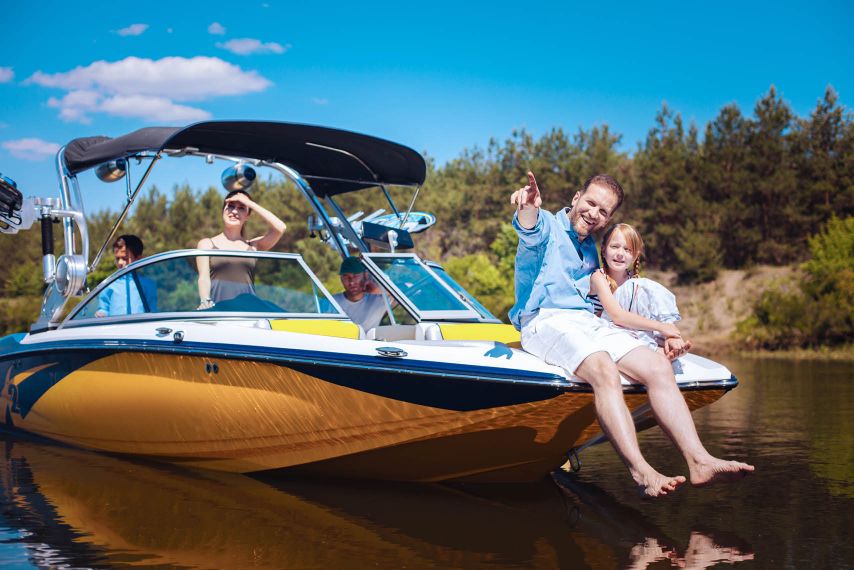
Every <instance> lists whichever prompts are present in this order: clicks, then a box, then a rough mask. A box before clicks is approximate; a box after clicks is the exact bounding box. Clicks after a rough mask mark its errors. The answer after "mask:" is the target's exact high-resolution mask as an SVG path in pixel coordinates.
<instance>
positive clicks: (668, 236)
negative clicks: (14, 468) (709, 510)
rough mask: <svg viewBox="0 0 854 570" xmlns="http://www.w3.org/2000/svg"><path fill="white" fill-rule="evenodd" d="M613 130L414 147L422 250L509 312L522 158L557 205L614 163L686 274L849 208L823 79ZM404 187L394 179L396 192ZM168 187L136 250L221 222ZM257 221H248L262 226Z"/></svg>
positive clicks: (832, 106)
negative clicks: (443, 156)
mask: <svg viewBox="0 0 854 570" xmlns="http://www.w3.org/2000/svg"><path fill="white" fill-rule="evenodd" d="M621 140H622V137H621V135H620V134H618V133H615V132H613V131H612V130H611V129H610V128H609V127H608V126H607V125H601V126H594V127H591V128H589V129H581V128H580V129H579V130H578V131H577V132H575V133H569V132H567V131H565V130H564V129H562V128H553V129H552V130H550V131H549V132H547V133H545V134H543V135H542V136H539V137H535V136H534V135H532V134H531V133H529V132H527V131H525V130H518V131H514V132H512V133H511V135H510V136H509V137H508V138H506V139H505V140H503V141H499V140H497V139H493V140H490V141H489V143H488V144H487V145H486V147H485V148H480V147H474V148H471V149H465V150H463V151H462V152H461V153H460V154H459V156H457V157H456V158H455V159H453V160H451V161H449V162H447V163H446V164H444V165H442V166H437V165H436V164H435V161H434V160H432V159H431V158H430V157H429V155H427V162H428V176H427V181H426V183H425V185H424V187H423V188H422V189H421V191H420V195H419V199H418V202H417V205H416V208H417V209H421V210H426V211H430V212H432V213H434V214H436V216H437V218H438V220H439V222H438V223H437V225H436V226H434V227H433V228H432V229H430V230H428V231H427V232H426V233H425V234H421V235H420V236H417V239H416V247H417V248H418V251H419V253H421V254H422V255H423V256H424V257H427V258H430V259H434V260H438V261H441V262H442V263H443V264H444V265H445V266H446V267H447V269H448V270H449V272H451V273H452V274H453V275H455V277H456V278H457V279H458V280H459V281H461V282H462V283H463V285H464V286H466V287H467V288H469V289H471V290H472V292H473V293H475V295H477V296H478V297H479V298H481V299H482V300H484V301H485V304H486V305H487V306H488V307H489V308H490V309H491V310H493V312H495V314H496V315H498V316H499V317H501V318H505V319H506V312H507V309H508V308H509V306H510V305H511V304H512V301H513V257H514V255H515V247H516V238H515V235H514V233H513V231H512V229H511V228H510V227H509V224H508V222H509V219H510V216H511V214H512V210H511V208H510V206H509V195H510V193H511V192H512V191H513V190H515V189H516V188H518V187H519V186H520V185H522V184H524V183H525V180H526V176H525V173H526V172H527V171H528V170H532V171H533V172H534V173H535V174H536V175H537V180H538V182H539V184H540V187H541V189H542V190H543V197H544V204H543V207H544V208H547V209H549V210H552V211H555V210H557V209H559V208H561V207H563V206H565V205H567V204H568V203H569V201H570V199H571V197H572V195H573V194H574V193H575V191H576V190H577V189H578V188H579V187H580V186H581V184H582V183H583V181H584V180H585V179H586V178H587V177H589V176H590V175H591V174H594V173H600V172H607V173H610V174H612V175H613V176H615V177H616V178H617V180H619V181H620V182H621V184H622V185H623V187H624V189H625V191H626V199H625V202H624V205H623V207H622V208H621V209H620V211H619V212H618V214H617V216H616V217H615V220H614V221H615V222H618V221H624V222H627V223H631V224H633V225H635V226H636V227H637V228H638V229H639V231H640V232H641V235H642V236H643V239H644V241H645V243H646V249H647V261H646V266H647V267H655V268H660V269H665V270H673V271H675V272H676V273H677V275H678V278H679V280H680V282H683V283H696V282H703V281H708V280H711V279H714V277H715V276H716V274H717V272H718V271H719V270H720V269H721V268H728V269H741V268H746V267H750V266H752V265H755V264H774V265H781V264H793V263H801V262H805V261H807V260H808V259H810V258H811V255H812V250H811V247H810V242H809V240H810V238H811V237H812V236H816V235H817V234H819V232H820V231H821V230H822V228H823V227H824V226H825V224H827V223H828V222H829V221H830V220H831V218H833V217H834V216H836V217H838V218H840V219H842V220H845V219H847V218H850V217H851V216H852V215H854V122H852V114H851V112H850V111H849V110H848V109H847V108H846V107H845V106H843V105H841V104H840V102H839V98H838V96H837V94H836V92H835V91H834V90H833V89H832V88H831V87H828V88H827V90H826V91H825V93H824V95H823V97H821V98H820V99H819V100H818V102H817V104H816V106H815V108H814V109H813V110H812V111H811V112H810V113H809V115H808V116H806V117H799V116H797V115H796V114H795V112H794V111H793V110H792V108H791V106H790V105H789V104H788V103H787V102H786V101H785V100H784V99H783V98H782V97H781V96H780V95H779V94H778V93H777V91H776V90H775V89H774V88H773V87H772V88H771V89H770V90H769V91H768V93H766V94H765V95H764V96H762V97H761V98H760V99H759V100H758V101H757V103H756V105H755V106H754V108H753V111H752V113H751V114H749V115H748V114H745V113H743V112H742V111H741V109H739V107H738V106H737V105H735V104H730V105H727V106H725V107H723V108H722V109H721V110H720V111H719V113H718V114H717V116H716V117H715V118H714V119H712V120H711V121H709V122H708V123H707V124H706V125H705V126H704V127H699V126H698V125H696V124H693V123H691V124H687V125H686V124H685V121H684V120H683V119H682V117H681V116H680V114H679V113H677V112H675V111H673V110H672V109H670V108H669V107H668V106H667V105H663V106H662V108H661V109H660V110H659V111H658V113H657V114H656V116H655V119H654V123H653V126H652V127H651V128H650V129H649V132H648V134H647V137H646V139H645V140H644V141H642V142H640V143H639V144H638V147H637V148H636V149H635V150H634V152H631V153H629V152H626V151H624V150H621ZM404 142H405V141H404ZM84 190H85V189H84ZM369 192H371V191H367V192H363V193H354V194H350V195H344V196H342V197H341V199H340V202H341V203H342V206H343V207H344V210H345V211H346V212H352V211H354V210H356V209H359V208H362V209H366V211H372V208H371V209H367V208H370V206H367V207H366V206H365V204H364V202H365V194H367V193H369ZM409 193H410V191H409V190H404V189H395V190H394V194H395V198H396V199H399V200H400V202H403V203H406V202H407V201H408V198H409ZM170 194H171V198H169V197H168V196H167V194H165V193H164V192H161V191H160V190H159V189H158V188H156V187H151V188H149V189H148V190H147V193H146V194H144V195H143V196H141V197H140V198H139V199H138V200H137V204H136V205H135V207H134V210H133V212H132V215H131V216H129V218H128V219H127V221H126V222H125V225H124V226H123V227H122V230H121V231H123V232H128V233H136V234H138V235H140V237H142V239H143V240H144V241H145V243H146V253H152V252H156V251H163V250H166V249H174V248H183V247H195V244H196V242H197V241H198V239H199V238H200V237H205V236H211V235H215V234H216V233H218V232H219V231H220V226H221V221H220V212H221V207H222V193H221V191H220V190H219V189H216V188H213V187H211V188H208V189H206V190H194V189H193V188H190V187H188V186H181V187H177V188H175V189H174V191H173V192H172V193H170ZM253 197H254V199H256V200H258V201H259V202H260V203H262V204H263V205H264V206H265V207H267V208H268V209H270V210H272V211H274V212H275V213H276V214H277V215H279V217H281V218H282V219H283V220H285V221H286V222H287V223H288V230H287V231H286V233H285V237H284V238H283V239H282V241H281V243H280V244H279V245H278V246H277V249H279V250H282V251H296V252H299V253H302V254H303V255H304V257H305V258H306V260H307V261H308V263H309V265H310V266H311V267H312V268H313V269H314V270H315V271H316V272H317V273H318V274H319V275H320V277H321V279H322V280H324V281H325V282H326V283H328V284H330V285H333V286H335V285H337V275H336V271H335V270H336V267H337V258H336V255H335V254H334V252H333V251H332V250H331V249H330V248H328V247H327V246H325V245H323V244H321V243H320V242H319V240H318V239H316V238H312V237H311V236H310V235H309V233H308V230H307V228H306V224H305V223H304V220H305V219H306V217H307V215H308V214H309V213H310V211H309V207H308V205H307V204H306V203H305V201H304V200H302V199H301V198H299V197H298V195H297V193H296V190H295V189H294V188H293V187H292V185H291V184H290V183H287V182H282V181H274V180H266V181H262V182H260V183H258V184H257V185H256V188H254V189H253ZM378 197H379V194H378V193H377V194H376V195H374V196H373V198H374V199H377V198H378ZM114 215H115V212H100V213H98V214H96V215H95V216H93V217H92V223H91V226H90V235H92V236H95V237H96V238H97V237H100V236H103V235H105V234H106V233H107V231H108V228H109V225H110V223H111V220H112V219H113V217H114ZM255 223H256V226H255V227H254V228H253V227H252V226H250V231H258V232H260V231H262V228H261V226H260V225H257V224H258V222H257V221H256V222H255ZM842 227H843V228H844V227H848V226H845V225H844V224H843V226H842ZM36 234H37V232H29V233H28V234H20V235H18V236H0V247H2V250H3V251H4V252H5V254H6V256H7V263H6V264H3V265H2V266H0V283H2V284H3V292H4V297H5V298H4V299H3V302H2V303H0V319H2V325H0V328H2V329H5V331H10V330H15V329H21V328H26V326H28V324H29V323H30V322H32V320H34V318H35V316H34V315H33V314H32V311H33V310H35V311H36V312H37V303H36V302H34V301H33V299H34V296H35V295H37V294H38V291H39V289H40V287H41V284H40V278H39V264H38V262H37V260H38V257H39V254H40V252H39V244H38V235H36ZM94 241H97V240H94ZM847 255H849V256H851V257H854V251H852V252H849V253H848V254H847ZM111 264H112V260H111V256H110V255H109V252H108V255H107V256H106V259H105V260H104V262H103V263H102V264H101V266H100V267H99V272H98V273H97V274H96V275H94V276H93V280H94V279H97V278H101V277H103V276H104V275H106V274H108V273H109V272H110V271H112V269H113V267H112V265H111ZM34 307H35V309H34Z"/></svg>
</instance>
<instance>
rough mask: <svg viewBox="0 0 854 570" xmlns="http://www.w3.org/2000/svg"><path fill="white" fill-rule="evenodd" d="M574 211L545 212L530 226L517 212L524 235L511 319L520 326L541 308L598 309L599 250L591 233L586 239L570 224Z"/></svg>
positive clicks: (520, 232) (516, 226)
mask: <svg viewBox="0 0 854 570" xmlns="http://www.w3.org/2000/svg"><path fill="white" fill-rule="evenodd" d="M568 213H569V209H568V208H565V209H563V210H561V211H559V212H558V213H557V214H552V213H551V212H547V211H545V210H540V212H539V216H537V224H536V225H535V226H534V227H533V228H531V229H530V230H526V229H525V228H523V227H522V226H521V225H519V219H518V215H514V216H513V228H514V229H515V230H516V233H517V234H518V235H519V247H518V249H517V250H516V304H515V305H513V308H512V309H510V322H511V323H513V326H514V327H516V328H517V329H520V330H521V328H522V325H524V324H525V323H527V322H528V321H529V320H530V319H531V318H533V317H534V315H536V314H537V313H538V312H539V310H540V309H573V310H580V311H591V312H592V311H593V303H592V302H591V301H590V300H589V299H588V298H587V296H588V295H589V293H590V275H591V274H592V273H593V272H594V271H596V269H598V268H599V253H598V251H597V250H596V242H595V240H594V239H593V237H591V236H587V237H586V238H585V239H584V241H581V240H579V239H578V234H577V233H576V232H575V229H574V228H573V227H572V224H570V222H569V216H568V215H567V214H568Z"/></svg>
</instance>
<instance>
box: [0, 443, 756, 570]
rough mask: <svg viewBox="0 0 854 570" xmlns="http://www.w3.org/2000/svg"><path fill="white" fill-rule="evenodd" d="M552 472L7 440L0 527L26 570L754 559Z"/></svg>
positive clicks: (709, 534) (734, 541)
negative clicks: (306, 474)
mask: <svg viewBox="0 0 854 570" xmlns="http://www.w3.org/2000/svg"><path fill="white" fill-rule="evenodd" d="M554 477H555V482H557V485H555V484H554V482H552V481H551V480H548V479H547V480H543V481H542V482H540V483H537V484H528V485H479V486H474V485H464V486H459V485H458V486H446V485H415V484H382V485H380V484H377V483H358V482H353V481H350V482H347V483H346V484H340V485H339V484H336V482H334V481H325V482H309V481H304V480H297V481H294V480H287V481H283V480H265V481H259V480H256V479H252V478H249V477H246V476H243V475H235V474H228V473H218V472H210V471H191V470H184V469H180V468H175V467H169V466H164V465H161V464H151V463H146V462H142V461H133V460H131V461H129V460H126V459H119V458H114V457H110V456H106V455H102V454H94V453H89V452H85V451H79V450H75V449H70V448H65V447H59V446H52V445H40V444H35V443H30V442H22V441H15V440H12V441H8V440H7V442H6V447H5V456H4V460H3V462H2V469H0V482H2V497H0V499H2V503H3V504H2V512H3V513H4V514H3V518H2V519H0V524H2V526H5V527H7V528H9V529H11V530H13V531H17V534H18V537H19V538H18V539H17V542H18V544H19V545H21V546H23V551H22V552H25V554H21V555H20V556H21V557H22V558H20V559H18V560H16V561H15V562H16V563H18V564H21V563H24V562H25V559H24V557H26V559H27V560H26V561H28V562H29V563H30V564H33V565H34V566H63V565H66V566H73V567H117V566H154V565H157V566H163V565H166V566H180V567H192V568H195V567H203V568H246V567H258V568H293V567H299V568H303V567H332V566H339V567H340V566H345V567H354V566H356V567H361V566H380V567H402V566H406V567H425V566H436V565H440V566H452V567H478V566H484V565H489V566H508V565H509V566H515V565H525V566H529V565H535V566H538V567H574V568H575V567H585V566H595V567H605V568H618V567H625V566H630V567H632V568H645V567H647V565H648V564H651V563H656V562H660V561H662V560H670V562H671V563H672V564H673V565H677V564H678V565H679V566H682V567H690V568H705V567H708V566H710V565H712V564H716V563H721V562H731V563H734V562H739V561H742V560H750V559H751V558H752V552H751V549H750V547H749V546H747V545H745V544H743V541H741V540H740V539H738V538H737V537H727V536H725V535H721V534H718V533H716V532H714V531H709V530H698V529H695V530H694V531H692V532H691V534H690V538H687V537H686V541H685V543H684V544H683V543H681V542H677V541H674V540H673V539H671V538H670V537H668V536H666V535H665V534H664V533H663V532H662V531H661V530H660V529H659V528H657V527H656V526H655V525H654V524H652V523H651V522H649V520H647V519H646V518H645V517H644V516H643V515H641V514H640V513H639V512H638V511H636V510H634V509H632V508H629V507H626V506H623V505H620V504H618V503H617V502H616V501H615V500H614V499H613V498H611V497H610V496H609V495H607V494H605V493H604V492H603V491H601V490H600V489H599V488H597V487H594V486H591V485H589V484H583V483H579V482H577V481H576V480H575V479H574V478H573V477H571V476H568V475H564V474H556V475H555V476H554ZM7 546H8V545H7ZM2 558H3V559H5V560H7V561H8V560H9V555H8V554H3V556H2Z"/></svg>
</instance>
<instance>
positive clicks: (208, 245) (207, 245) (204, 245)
mask: <svg viewBox="0 0 854 570" xmlns="http://www.w3.org/2000/svg"><path fill="white" fill-rule="evenodd" d="M214 237H216V236H214ZM213 240H214V238H212V237H205V238H202V239H200V240H199V243H198V244H196V249H213V248H214V241H213Z"/></svg>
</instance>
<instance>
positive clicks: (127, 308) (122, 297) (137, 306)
mask: <svg viewBox="0 0 854 570" xmlns="http://www.w3.org/2000/svg"><path fill="white" fill-rule="evenodd" d="M140 281H141V282H142V287H143V289H144V290H145V289H148V290H147V291H146V300H147V301H148V303H149V305H151V306H150V307H149V310H151V311H155V310H156V309H155V308H154V305H156V302H155V301H154V299H155V298H156V297H153V296H152V292H154V294H155V295H156V289H155V288H154V287H153V285H154V284H153V282H152V283H151V284H150V285H151V286H149V287H146V285H149V283H147V282H148V281H151V280H150V279H146V278H144V277H143V278H140ZM98 310H99V311H102V312H104V313H106V315H107V316H110V317H113V316H117V315H135V314H137V313H144V312H146V310H145V304H144V303H143V302H142V297H141V296H140V294H139V290H138V289H137V286H136V282H135V281H134V279H133V276H132V275H131V274H130V273H128V274H126V275H123V276H122V277H119V278H118V279H116V280H115V281H113V282H112V283H110V284H109V285H108V286H107V288H106V289H104V290H103V291H102V292H101V294H100V295H98Z"/></svg>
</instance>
